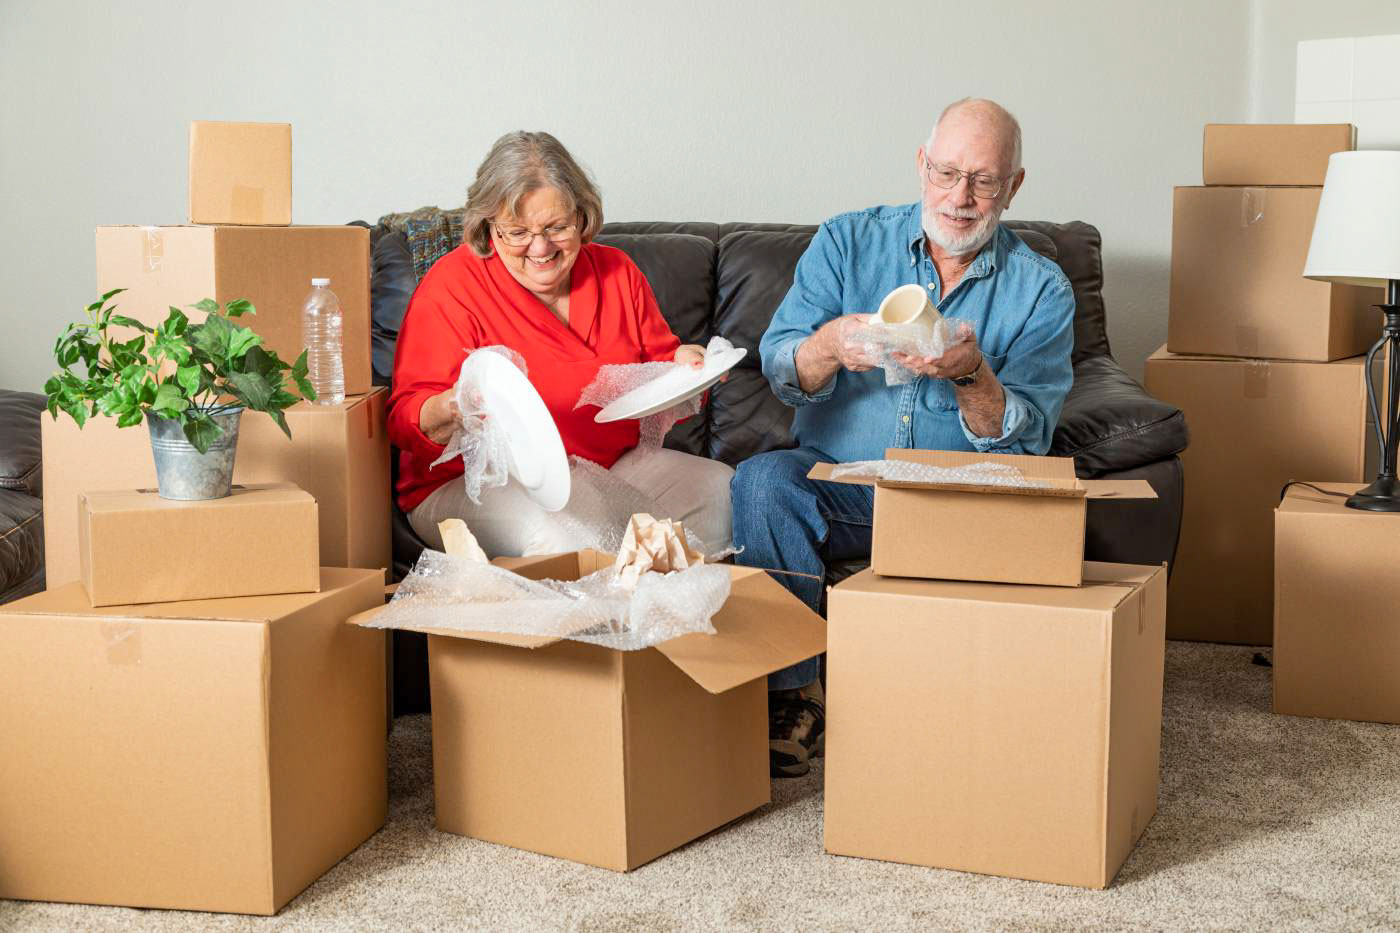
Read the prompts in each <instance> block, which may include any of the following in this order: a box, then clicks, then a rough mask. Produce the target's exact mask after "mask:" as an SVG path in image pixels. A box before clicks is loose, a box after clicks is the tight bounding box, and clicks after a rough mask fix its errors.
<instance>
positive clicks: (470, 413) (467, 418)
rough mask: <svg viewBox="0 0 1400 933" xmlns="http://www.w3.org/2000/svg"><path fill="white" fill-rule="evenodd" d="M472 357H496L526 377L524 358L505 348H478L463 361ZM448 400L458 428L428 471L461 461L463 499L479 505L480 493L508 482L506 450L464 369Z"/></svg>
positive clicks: (499, 430)
mask: <svg viewBox="0 0 1400 933" xmlns="http://www.w3.org/2000/svg"><path fill="white" fill-rule="evenodd" d="M472 353H498V354H500V355H501V356H504V357H505V358H506V359H508V360H510V361H511V362H512V363H514V364H515V365H516V367H517V368H518V369H519V370H520V371H521V372H522V373H525V374H526V375H529V372H528V370H526V368H525V358H524V357H522V356H521V355H520V354H519V353H516V352H515V351H514V350H512V349H510V348H509V347H500V346H492V347H481V348H480V349H477V350H472V351H470V352H468V354H467V357H468V358H470V357H471V355H472ZM452 398H453V400H454V401H455V402H456V403H457V410H458V411H459V412H460V413H461V419H462V420H461V426H460V427H459V428H458V429H457V430H455V431H453V432H452V437H451V438H450V439H449V440H448V441H447V448H446V449H445V450H443V452H442V456H440V457H438V458H437V459H436V460H434V461H433V462H432V463H431V464H430V465H429V467H428V468H429V469H432V468H433V467H435V466H437V465H438V464H439V463H446V462H447V461H449V460H451V459H452V458H454V457H461V458H462V480H463V482H465V483H466V485H467V498H469V499H471V500H472V501H473V502H475V503H476V504H477V505H480V504H481V490H483V489H490V488H491V487H493V486H504V485H505V484H506V483H507V482H509V480H510V446H509V443H508V442H507V439H506V433H505V431H504V430H503V429H502V428H501V426H500V425H498V424H497V423H496V422H495V421H493V420H492V419H490V418H488V417H486V414H487V412H486V405H485V403H484V401H483V400H482V397H481V389H480V388H479V387H478V386H477V384H476V380H475V379H474V378H473V377H472V374H471V373H469V372H467V369H466V367H465V366H463V367H462V373H461V375H460V376H458V377H457V385H456V386H455V387H454V388H453V394H452Z"/></svg>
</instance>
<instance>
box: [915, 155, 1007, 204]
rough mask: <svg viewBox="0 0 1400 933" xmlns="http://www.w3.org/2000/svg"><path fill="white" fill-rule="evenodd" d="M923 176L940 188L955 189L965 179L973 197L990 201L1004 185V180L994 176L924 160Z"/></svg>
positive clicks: (999, 192)
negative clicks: (970, 187)
mask: <svg viewBox="0 0 1400 933" xmlns="http://www.w3.org/2000/svg"><path fill="white" fill-rule="evenodd" d="M924 174H925V175H927V176H928V180H929V181H930V182H932V183H933V184H935V185H937V186H938V187H940V188H956V187H957V184H958V182H959V181H961V180H962V179H964V178H966V179H967V180H968V184H970V185H971V186H972V195H973V197H977V198H982V199H984V200H991V199H992V198H994V197H996V196H997V195H999V194H1001V186H1002V185H1004V184H1006V179H1004V178H998V177H996V176H995V175H984V174H982V173H980V172H964V171H963V170H962V169H958V168H954V167H953V166H951V165H947V164H945V163H943V162H930V161H929V160H928V159H925V160H924Z"/></svg>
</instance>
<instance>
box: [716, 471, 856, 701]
mask: <svg viewBox="0 0 1400 933" xmlns="http://www.w3.org/2000/svg"><path fill="white" fill-rule="evenodd" d="M819 462H830V460H829V459H828V458H827V457H824V456H822V455H821V454H819V453H817V452H816V451H815V450H811V449H810V448H802V447H799V448H797V449H796V450H774V451H770V452H769V453H766V454H759V455H758V456H756V457H750V458H749V459H748V460H745V461H744V462H743V463H741V464H739V469H738V470H737V471H736V472H735V474H734V479H733V481H732V482H731V483H730V485H729V488H730V491H731V493H732V498H733V504H734V545H735V546H736V547H740V548H743V550H742V551H740V552H739V554H738V556H737V557H735V558H734V560H735V562H736V563H739V564H742V565H744V566H746V567H762V568H764V569H765V570H787V571H793V572H794V573H798V574H806V575H807V576H794V575H792V574H786V573H775V574H774V575H773V578H774V579H775V580H777V581H778V582H779V583H781V584H782V585H783V586H785V587H787V588H788V589H789V590H790V591H792V593H793V595H795V596H797V598H798V599H801V600H802V601H803V602H804V603H806V604H807V605H808V606H810V607H811V609H812V611H813V612H821V603H822V589H823V587H824V586H825V584H824V582H823V577H824V576H825V574H826V564H827V562H828V561H837V560H853V559H855V558H860V557H869V556H870V526H871V515H872V511H873V508H874V503H875V490H874V489H873V488H872V487H870V486H856V485H851V484H848V483H820V482H816V481H815V480H809V479H807V471H808V470H810V469H811V468H812V465H813V464H815V463H819ZM819 661H820V659H819V658H810V659H808V660H806V661H802V662H800V663H798V664H794V665H793V666H792V667H787V668H783V669H782V670H780V671H777V672H775V673H773V674H771V675H769V677H768V689H769V690H790V689H792V688H794V687H805V686H807V685H808V684H810V683H811V682H812V681H814V680H816V679H817V673H818V671H819Z"/></svg>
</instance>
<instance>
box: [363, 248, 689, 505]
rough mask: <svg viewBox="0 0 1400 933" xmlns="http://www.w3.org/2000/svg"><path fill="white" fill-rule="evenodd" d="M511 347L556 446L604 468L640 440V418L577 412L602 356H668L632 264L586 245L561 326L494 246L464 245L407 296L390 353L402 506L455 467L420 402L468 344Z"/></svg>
mask: <svg viewBox="0 0 1400 933" xmlns="http://www.w3.org/2000/svg"><path fill="white" fill-rule="evenodd" d="M493 345H500V346H505V347H509V348H510V349H512V350H514V351H516V352H517V353H519V354H520V355H521V356H523V357H524V358H525V365H526V368H527V371H528V375H529V378H530V382H531V384H532V385H534V387H535V390H536V391H537V392H539V393H540V398H542V399H543V400H544V403H545V406H546V407H548V408H549V411H550V414H552V415H553V416H554V423H555V425H557V426H558V428H559V435H560V437H561V438H562V439H563V441H564V450H565V451H566V452H567V453H569V454H570V455H575V454H576V455H578V456H580V457H583V458H585V459H588V460H592V461H593V462H594V463H597V464H600V465H601V466H603V467H611V466H612V465H613V463H615V462H616V461H617V458H618V457H620V456H622V455H623V454H624V453H626V452H627V451H628V450H630V449H631V448H633V447H635V446H636V445H637V422H636V421H631V420H628V421H614V422H610V423H608V424H597V423H595V422H594V421H593V416H594V415H595V414H597V412H598V410H597V408H595V407H593V406H588V407H586V408H581V409H579V410H578V411H575V410H574V405H575V404H577V403H578V397H579V394H580V393H581V392H582V391H583V389H584V387H585V386H587V385H588V383H590V382H592V381H593V378H594V377H595V376H596V375H597V374H598V368H599V367H600V366H603V365H604V364H607V363H650V362H655V361H658V360H670V359H672V358H674V357H675V354H676V349H677V348H678V347H679V346H680V340H678V339H677V338H676V335H675V334H673V333H671V328H670V327H668V326H667V324H666V320H665V319H664V318H663V317H662V316H661V309H660V308H658V307H657V304H656V296H655V295H653V294H652V291H651V286H650V285H648V284H647V280H646V278H645V277H644V276H643V275H642V272H641V270H640V269H638V268H637V266H636V265H635V264H634V263H633V262H632V260H631V259H629V258H627V255H626V254H625V253H623V252H622V251H621V250H618V249H614V248H613V247H610V246H601V245H599V244H597V243H588V244H585V245H584V247H583V248H582V249H581V250H580V251H579V254H578V258H577V259H576V260H575V262H574V267H573V270H572V277H571V279H570V283H569V323H568V324H567V325H565V324H563V323H561V322H560V321H559V319H558V318H556V317H555V316H554V315H553V314H552V313H550V311H549V309H548V308H546V307H545V306H544V304H543V303H541V302H540V300H539V299H538V298H536V297H535V296H534V295H533V294H532V293H531V292H530V291H529V290H528V289H527V288H525V286H523V285H521V284H520V283H519V282H517V281H516V280H515V279H514V278H513V277H512V276H511V274H510V272H509V270H507V269H506V268H505V266H504V265H503V264H502V263H501V260H500V258H499V257H498V256H496V255H495V254H494V253H493V254H492V255H491V256H488V257H487V258H485V259H482V258H481V257H479V256H477V255H476V254H474V253H473V252H472V251H471V249H470V248H469V247H467V246H460V247H458V248H457V249H455V250H453V251H452V252H451V253H448V254H447V255H446V256H444V257H443V258H442V259H440V260H438V262H437V263H435V264H434V265H433V267H432V268H431V269H429V270H428V274H427V275H425V276H423V281H422V282H420V283H418V289H417V290H416V291H415V292H414V293H413V298H412V300H411V301H409V304H408V312H407V313H406V314H405V315H404V319H403V326H402V327H401V329H400V331H399V341H398V349H397V351H396V354H395V357H394V388H393V391H392V392H391V393H390V395H389V440H390V441H392V442H393V444H394V446H395V447H397V448H399V450H400V451H401V453H400V455H399V480H398V486H397V492H398V500H399V507H400V508H402V509H403V510H404V511H409V510H411V509H413V508H415V507H416V506H417V505H418V504H419V503H420V502H422V501H423V500H424V499H426V498H427V497H428V495H429V494H430V493H431V492H432V491H433V490H435V489H437V488H438V487H439V486H441V485H442V484H443V483H445V482H447V481H448V480H451V479H455V478H456V477H458V476H461V475H462V461H461V460H460V459H453V460H451V461H448V462H445V463H440V464H438V465H437V466H436V467H433V468H432V469H431V470H429V467H428V465H429V464H430V463H432V462H433V461H434V460H436V459H437V458H438V457H439V456H441V455H442V451H443V447H442V445H440V444H434V443H433V442H432V441H431V440H429V439H428V437H427V435H425V434H424V433H423V432H422V431H421V430H420V429H419V427H418V414H419V409H421V408H422V407H423V403H424V402H425V401H427V400H428V399H429V398H430V397H432V396H434V395H436V394H438V393H439V392H442V391H443V390H444V389H449V388H451V387H452V386H454V385H455V384H456V383H457V375H458V373H459V372H460V371H461V369H462V362H463V361H464V360H465V359H466V356H467V352H468V351H470V350H474V349H476V348H478V347H488V346H493Z"/></svg>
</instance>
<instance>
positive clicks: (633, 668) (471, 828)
mask: <svg viewBox="0 0 1400 933" xmlns="http://www.w3.org/2000/svg"><path fill="white" fill-rule="evenodd" d="M612 562H613V557H612V556H611V555H608V554H602V553H599V552H597V551H578V552H573V553H567V554H560V555H553V556H548V557H532V558H503V559H498V560H497V561H496V562H495V563H496V564H497V565H498V566H502V567H506V568H508V569H510V570H513V571H515V572H516V573H519V574H521V575H522V576H525V577H529V578H531V579H554V580H571V579H578V578H579V577H581V576H584V575H587V574H589V573H593V572H595V571H597V570H600V569H602V568H604V567H607V566H609V565H611V564H612ZM728 569H729V572H730V574H731V577H732V581H733V584H732V590H731V592H730V595H729V599H728V600H727V601H726V602H725V604H724V606H723V608H721V609H720V611H719V612H718V613H717V614H716V615H715V617H714V620H713V624H714V627H715V630H716V634H714V635H704V634H690V635H684V636H681V637H679V638H674V639H671V640H670V641H667V642H664V643H662V644H660V645H656V646H654V647H652V648H646V649H643V650H640V651H618V650H614V649H611V648H603V647H599V646H597V645H591V644H586V643H583V642H575V641H567V640H561V639H559V638H555V637H549V636H522V635H510V634H500V633H491V632H460V631H454V630H447V629H437V628H431V627H424V628H421V629H417V631H422V632H425V633H427V635H428V668H429V676H430V683H431V689H432V703H433V784H434V797H435V801H436V809H437V827H438V829H440V830H442V831H444V832H450V833H458V834H461V835H464V836H471V837H474V838H477V839H484V840H486V841H488V842H496V843H501V844H504V845H509V846H514V847H516V848H520V849H528V850H530V851H533V852H541V853H544V854H545V855H553V856H558V857H561V858H567V859H572V860H574V861H578V862H584V863H587V864H590V865H597V866H600V867H603V868H610V869H613V870H614V871H628V870H631V869H633V868H636V867H637V866H639V865H641V864H643V863H645V862H649V861H651V860H652V859H654V858H657V857H658V856H660V855H663V854H665V853H667V852H669V851H671V850H672V849H675V848H677V847H679V846H681V845H683V844H685V843H687V842H689V841H690V840H692V839H695V838H697V837H699V836H702V835H704V834H705V833H707V832H709V831H710V830H713V829H716V828H718V827H720V826H723V825H724V824H725V823H728V822H730V821H731V820H734V819H736V818H738V817H740V816H743V815H744V814H745V813H748V812H750V811H751V810H754V809H756V808H758V807H760V806H762V805H763V804H765V803H767V802H768V801H769V778H768V684H767V679H766V677H767V675H768V674H770V673H772V672H773V671H776V670H779V669H780V668H784V667H787V666H789V665H791V664H795V663H797V662H798V661H802V660H805V659H807V658H810V657H813V656H815V655H818V654H820V653H821V652H823V651H825V650H826V623H825V622H824V621H822V619H821V617H820V616H818V615H816V614H815V613H813V612H812V611H811V610H810V609H808V608H807V607H806V606H805V605H803V604H802V602H801V601H800V600H798V599H797V598H796V597H795V596H793V595H792V594H791V593H789V592H788V591H787V590H786V589H784V588H783V587H782V586H781V585H780V584H778V583H777V582H775V581H774V580H773V579H772V578H771V577H769V576H768V574H766V573H765V572H763V571H761V570H755V569H752V568H747V567H729V568H728ZM374 615H375V612H373V611H372V612H366V613H361V614H360V615H358V616H356V617H354V618H352V619H351V620H350V622H351V623H355V624H364V623H366V622H368V621H369V619H371V618H372V617H373V616H374Z"/></svg>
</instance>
